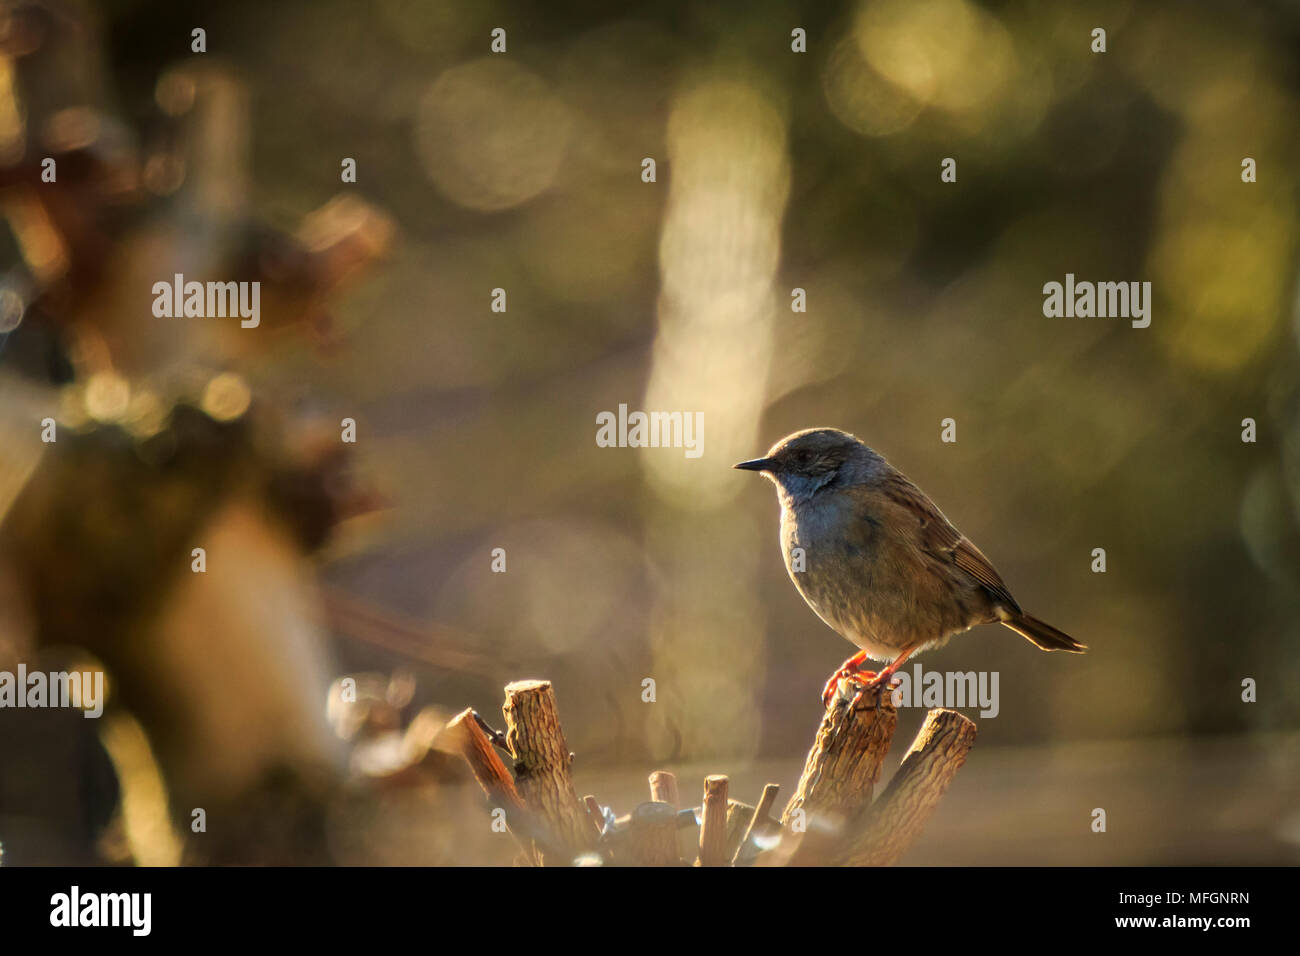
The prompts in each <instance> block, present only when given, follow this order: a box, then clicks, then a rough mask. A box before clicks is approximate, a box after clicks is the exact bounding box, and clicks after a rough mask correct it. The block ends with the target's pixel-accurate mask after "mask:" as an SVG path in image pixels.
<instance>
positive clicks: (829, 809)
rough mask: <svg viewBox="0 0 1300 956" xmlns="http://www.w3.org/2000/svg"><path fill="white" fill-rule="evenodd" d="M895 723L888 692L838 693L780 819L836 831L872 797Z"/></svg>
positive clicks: (890, 697)
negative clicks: (845, 695)
mask: <svg viewBox="0 0 1300 956" xmlns="http://www.w3.org/2000/svg"><path fill="white" fill-rule="evenodd" d="M897 726H898V711H897V710H896V709H895V707H894V702H893V698H892V696H891V695H890V694H888V693H879V694H877V693H866V692H862V693H857V694H855V695H854V696H853V698H852V699H851V700H849V699H846V698H845V697H843V696H837V697H836V698H835V700H833V701H832V702H831V705H830V707H828V708H827V709H826V713H825V715H824V716H823V717H822V722H821V726H820V727H819V728H818V730H817V737H816V739H815V740H814V741H813V746H812V749H811V750H810V751H808V758H807V760H805V761H804V767H803V775H802V776H801V777H800V778H799V786H798V787H797V788H796V789H795V792H794V796H793V797H791V798H790V803H789V804H788V805H787V806H786V808H785V813H783V814H782V815H781V823H782V824H783V825H784V826H787V827H791V826H792V825H794V823H795V821H796V820H798V823H799V825H800V826H802V827H803V828H805V829H806V830H808V831H824V832H828V833H834V832H837V831H838V830H839V829H841V828H842V827H843V826H844V824H845V823H846V822H847V821H849V820H851V819H853V818H854V817H855V816H857V814H858V813H859V812H860V811H861V810H862V808H863V807H865V806H867V805H868V804H869V803H870V802H871V794H872V791H873V790H874V789H875V786H876V781H877V780H879V779H880V768H881V765H882V764H883V763H884V760H885V754H887V753H888V752H889V742H890V740H891V739H892V738H893V736H894V728H895V727H897ZM800 810H802V811H803V813H802V816H800V814H799V813H798V811H800ZM794 829H796V830H797V829H799V827H798V826H795V827H794Z"/></svg>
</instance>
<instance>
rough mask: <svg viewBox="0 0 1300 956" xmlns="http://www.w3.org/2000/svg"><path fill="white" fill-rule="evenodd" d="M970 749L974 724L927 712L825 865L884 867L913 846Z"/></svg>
mask: <svg viewBox="0 0 1300 956" xmlns="http://www.w3.org/2000/svg"><path fill="white" fill-rule="evenodd" d="M974 744H975V723H974V721H972V720H970V719H969V718H966V717H963V716H962V715H961V714H959V713H957V711H955V710H932V711H930V713H929V714H928V715H927V716H926V718H925V723H924V724H923V725H922V727H921V730H920V732H919V733H917V735H916V739H915V740H914V741H912V746H911V747H910V748H909V749H908V751H907V754H906V755H905V756H904V757H903V762H902V765H901V766H900V767H899V768H898V773H897V774H895V776H894V779H893V780H891V781H890V782H889V786H887V787H886V788H885V791H884V793H882V794H881V795H880V799H879V800H877V801H876V802H875V804H873V805H872V807H871V808H870V810H868V811H867V812H866V813H865V814H864V815H863V818H862V820H861V821H860V823H859V824H858V825H855V826H854V827H853V828H852V832H850V833H849V834H847V839H846V840H845V842H844V844H843V845H842V851H841V852H840V853H839V854H837V855H835V856H834V857H833V858H832V860H831V862H832V863H833V864H835V865H841V866H889V865H891V864H893V863H897V862H898V860H899V859H900V858H901V857H902V856H903V854H904V853H906V852H907V851H908V849H909V848H910V847H911V846H912V844H913V843H915V842H916V840H917V838H918V837H919V836H920V835H921V830H922V828H923V827H924V826H925V824H926V821H927V820H929V818H930V815H931V814H932V813H933V812H934V809H935V807H936V806H938V803H939V799H940V798H941V797H942V796H943V794H944V792H945V791H946V790H947V789H948V785H949V784H951V783H952V779H953V777H954V776H955V775H956V773H957V771H958V770H959V769H960V768H961V765H962V764H964V763H965V762H966V754H967V753H969V752H970V749H971V747H972V746H974Z"/></svg>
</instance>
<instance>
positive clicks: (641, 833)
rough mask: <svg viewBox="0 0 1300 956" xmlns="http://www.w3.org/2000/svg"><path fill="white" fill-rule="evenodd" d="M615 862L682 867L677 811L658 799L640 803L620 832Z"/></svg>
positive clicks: (631, 864) (629, 864) (632, 864)
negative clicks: (678, 849) (678, 845)
mask: <svg viewBox="0 0 1300 956" xmlns="http://www.w3.org/2000/svg"><path fill="white" fill-rule="evenodd" d="M614 862H615V863H618V864H622V865H627V866H680V865H681V863H682V858H681V855H680V854H679V853H678V851H677V811H676V810H675V809H673V807H672V806H670V805H669V804H667V803H663V802H660V801H656V800H652V801H650V802H648V803H642V804H640V805H639V806H638V807H637V808H636V809H635V810H633V811H632V814H631V816H630V817H629V818H628V820H627V827H626V829H625V830H624V831H623V832H622V833H621V834H620V835H619V841H618V843H617V848H616V849H615V851H614Z"/></svg>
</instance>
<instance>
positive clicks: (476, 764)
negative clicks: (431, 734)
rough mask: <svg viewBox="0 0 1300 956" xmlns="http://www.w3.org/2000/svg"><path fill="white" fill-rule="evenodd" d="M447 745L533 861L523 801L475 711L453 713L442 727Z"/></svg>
mask: <svg viewBox="0 0 1300 956" xmlns="http://www.w3.org/2000/svg"><path fill="white" fill-rule="evenodd" d="M442 736H443V739H444V740H445V741H446V743H447V749H449V750H454V751H456V752H458V753H460V754H461V755H462V756H463V757H464V758H465V762H466V763H468V764H469V769H470V772H472V773H473V774H474V779H475V780H477V781H478V784H479V786H480V787H482V788H483V793H484V794H486V795H487V798H488V802H489V803H490V804H492V806H493V808H496V807H500V808H501V809H503V810H505V812H506V827H507V828H508V829H509V830H510V833H511V834H512V835H513V836H514V837H515V839H516V840H518V841H519V845H520V847H522V849H523V851H524V853H525V854H526V855H527V856H528V858H529V861H530V862H534V863H535V862H536V859H535V858H534V855H533V847H532V841H531V840H530V839H529V838H528V834H529V833H530V831H531V830H532V829H533V827H532V825H531V823H530V821H529V820H528V818H527V810H526V809H525V808H524V801H523V799H522V798H521V797H520V796H519V791H518V790H516V789H515V781H514V778H512V777H511V776H510V771H509V770H507V769H506V765H505V763H504V762H503V761H502V760H501V757H500V755H499V754H498V753H497V749H496V747H495V746H493V744H492V740H491V738H489V737H488V735H487V732H486V731H484V729H483V727H482V725H481V724H480V723H479V717H478V714H476V713H474V709H473V708H469V707H467V708H466V709H465V710H462V711H461V712H460V713H459V714H457V715H456V716H455V717H453V718H452V719H451V720H450V721H449V722H448V724H447V726H446V728H444V730H443V731H442Z"/></svg>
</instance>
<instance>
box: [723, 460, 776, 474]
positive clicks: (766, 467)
mask: <svg viewBox="0 0 1300 956" xmlns="http://www.w3.org/2000/svg"><path fill="white" fill-rule="evenodd" d="M774 465H775V462H773V461H772V459H771V458H751V459H750V460H749V461H742V462H739V463H738V464H735V465H732V466H731V467H732V468H739V469H740V470H741V471H771V470H772V468H773V466H774Z"/></svg>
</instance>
